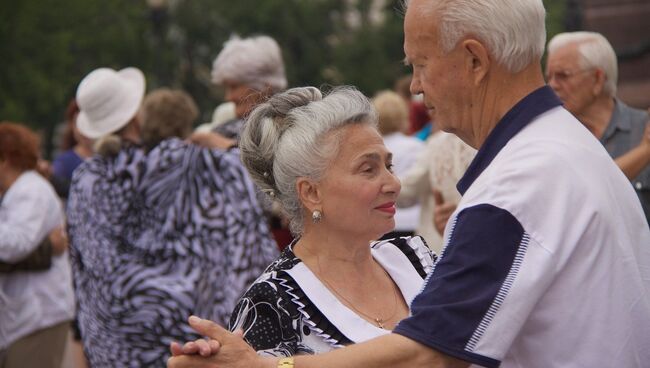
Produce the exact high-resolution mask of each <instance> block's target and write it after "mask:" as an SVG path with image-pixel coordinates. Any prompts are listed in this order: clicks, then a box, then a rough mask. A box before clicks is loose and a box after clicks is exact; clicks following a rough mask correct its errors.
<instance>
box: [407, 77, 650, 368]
mask: <svg viewBox="0 0 650 368" xmlns="http://www.w3.org/2000/svg"><path fill="white" fill-rule="evenodd" d="M458 189H459V191H460V192H461V193H462V194H463V198H462V200H461V202H460V203H459V206H458V208H457V210H456V212H455V213H454V214H453V215H452V219H451V221H450V222H449V223H448V225H447V228H446V230H445V238H446V240H445V249H444V250H443V253H442V255H441V257H440V259H439V261H438V263H437V264H436V265H435V268H434V270H433V272H432V273H431V274H430V275H429V278H428V280H427V281H426V284H425V287H424V289H423V291H422V293H421V294H420V295H419V296H418V297H416V298H415V300H414V301H413V303H412V305H411V313H412V316H411V317H409V318H407V319H405V320H404V321H403V322H402V323H400V324H399V326H398V327H397V328H396V329H395V332H396V333H398V334H401V335H404V336H407V337H409V338H411V339H414V340H416V341H419V342H421V343H423V344H425V345H427V346H429V347H432V348H434V349H436V350H438V351H441V352H443V353H445V354H448V355H451V356H454V357H457V358H459V359H463V360H465V361H468V362H471V363H474V364H476V365H479V366H486V367H498V366H502V367H522V368H523V367H526V368H534V367H644V366H645V367H647V365H648V363H649V362H650V348H649V347H650V230H649V229H648V224H647V222H646V220H645V217H644V215H643V211H642V209H641V205H640V203H639V200H638V198H637V196H636V195H635V193H634V190H633V189H632V187H631V185H630V183H629V181H628V180H627V179H626V178H625V176H624V175H623V173H622V172H621V170H620V169H619V168H618V167H617V166H616V165H615V164H614V162H613V161H612V159H611V158H610V157H609V155H608V154H607V152H606V151H605V149H604V148H603V147H602V145H601V144H600V143H599V142H598V141H597V140H596V139H595V138H594V137H593V136H592V135H591V134H590V133H589V132H588V131H587V130H586V129H585V128H584V127H583V126H582V125H581V124H580V122H578V121H577V120H576V119H575V118H574V117H573V116H572V115H571V114H570V113H568V112H567V111H566V110H565V109H564V108H562V107H560V102H559V100H558V99H557V97H556V96H555V95H554V94H553V92H552V91H551V90H550V89H549V88H548V87H543V88H540V89H538V90H537V91H535V92H533V93H531V94H530V95H528V96H527V97H526V98H524V99H523V100H522V101H520V102H519V103H518V104H517V105H515V107H513V109H512V110H511V111H510V112H508V114H506V115H505V116H504V117H503V119H502V120H501V121H500V122H499V124H498V125H497V126H496V127H495V129H494V130H493V131H492V132H491V133H490V135H489V137H488V138H487V140H486V141H485V143H484V145H483V146H482V147H481V149H480V150H479V152H478V154H477V156H476V158H475V159H474V161H473V162H472V164H471V165H470V167H469V168H468V171H467V173H466V174H465V176H464V177H463V179H461V181H460V182H459V183H458Z"/></svg>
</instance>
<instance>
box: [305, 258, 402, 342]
mask: <svg viewBox="0 0 650 368" xmlns="http://www.w3.org/2000/svg"><path fill="white" fill-rule="evenodd" d="M302 248H303V249H305V250H306V251H307V252H309V254H311V255H312V256H315V257H316V265H317V266H318V275H317V276H320V277H319V280H321V281H322V282H323V284H325V286H327V288H328V289H329V290H330V291H331V292H333V293H334V294H336V295H337V296H339V297H340V298H341V299H343V300H344V301H345V302H346V303H347V304H348V305H349V306H350V307H352V309H354V311H355V312H357V314H361V315H362V316H364V317H366V318H368V319H370V320H372V321H374V322H375V323H376V324H377V326H378V327H379V328H381V329H382V330H383V329H386V325H385V324H384V323H386V322H387V321H390V320H391V319H392V318H393V317H395V314H397V290H396V288H395V285H394V283H393V281H392V278H391V277H390V275H389V274H388V272H386V270H384V268H383V267H381V265H380V266H379V268H381V270H382V271H383V272H384V274H385V275H386V276H387V277H388V278H389V279H390V280H391V289H392V290H393V311H392V313H391V315H390V316H389V317H387V318H384V317H382V316H379V317H373V316H371V315H369V314H367V313H365V312H363V311H361V310H359V309H357V307H355V306H354V303H352V302H351V301H350V300H349V299H348V298H346V297H345V296H343V295H342V294H340V293H339V292H338V291H336V288H335V287H333V286H332V285H331V284H330V283H329V282H327V280H326V279H325V277H323V271H322V269H321V266H320V257H319V256H318V255H317V254H314V253H313V252H312V251H311V250H310V249H307V247H305V246H302Z"/></svg>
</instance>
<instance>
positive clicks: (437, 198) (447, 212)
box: [431, 189, 456, 235]
mask: <svg viewBox="0 0 650 368" xmlns="http://www.w3.org/2000/svg"><path fill="white" fill-rule="evenodd" d="M431 191H432V194H433V201H434V202H435V204H436V206H435V208H434V209H433V226H434V227H435V228H436V231H438V234H440V235H442V234H443V233H444V232H445V226H446V225H447V221H449V217H450V216H451V214H452V213H454V211H455V210H456V205H455V204H454V203H445V200H444V199H443V198H442V193H440V191H439V190H436V189H432V190H431Z"/></svg>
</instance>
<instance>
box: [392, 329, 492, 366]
mask: <svg viewBox="0 0 650 368" xmlns="http://www.w3.org/2000/svg"><path fill="white" fill-rule="evenodd" d="M393 333H396V334H398V335H402V336H404V337H408V338H409V339H411V340H415V341H417V342H419V343H420V344H422V345H425V346H428V347H430V348H432V349H434V350H437V351H439V352H441V353H443V354H446V355H449V356H451V357H454V358H456V359H460V360H464V361H466V362H469V363H472V364H478V365H480V366H482V367H487V368H498V367H499V365H501V361H499V360H497V359H492V358H488V357H484V356H483V355H478V354H473V353H469V352H467V351H465V350H459V349H454V348H450V347H448V346H446V345H445V344H441V343H439V342H438V341H432V340H431V339H430V338H429V337H428V336H425V335H423V334H420V333H418V332H417V331H412V330H409V329H407V328H402V325H401V323H400V324H399V325H397V327H396V328H395V329H394V330H393Z"/></svg>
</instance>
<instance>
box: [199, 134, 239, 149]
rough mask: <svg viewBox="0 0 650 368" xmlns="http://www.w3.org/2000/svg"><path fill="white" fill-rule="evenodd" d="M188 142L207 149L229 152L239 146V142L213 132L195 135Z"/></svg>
mask: <svg viewBox="0 0 650 368" xmlns="http://www.w3.org/2000/svg"><path fill="white" fill-rule="evenodd" d="M187 141H188V142H190V143H192V144H196V145H198V146H202V147H205V148H216V149H221V150H227V149H229V148H233V147H236V146H237V141H235V140H234V139H230V138H226V137H224V136H222V135H220V134H217V133H213V132H205V133H194V134H192V135H191V136H189V138H187Z"/></svg>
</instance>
